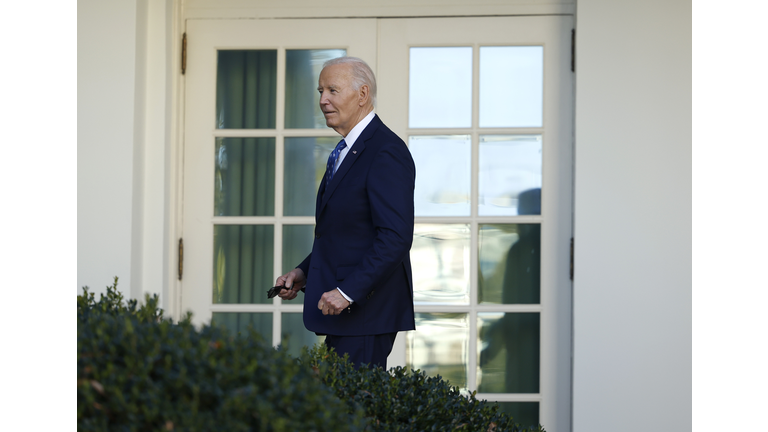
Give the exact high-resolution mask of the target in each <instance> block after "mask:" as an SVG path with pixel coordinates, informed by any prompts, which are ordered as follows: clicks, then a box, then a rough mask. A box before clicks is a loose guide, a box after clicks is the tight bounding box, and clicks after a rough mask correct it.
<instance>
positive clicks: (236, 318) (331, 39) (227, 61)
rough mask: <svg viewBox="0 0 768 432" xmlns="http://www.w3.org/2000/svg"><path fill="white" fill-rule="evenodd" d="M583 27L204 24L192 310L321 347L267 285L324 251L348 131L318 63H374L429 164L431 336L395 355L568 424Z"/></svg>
mask: <svg viewBox="0 0 768 432" xmlns="http://www.w3.org/2000/svg"><path fill="white" fill-rule="evenodd" d="M571 29H572V19H571V17H565V16H539V17H493V18H417V19H317V20H315V19H311V20H190V21H188V23H187V36H188V65H187V73H186V83H185V86H186V92H185V113H184V115H185V137H184V204H183V206H184V208H183V217H184V220H183V233H184V234H183V236H184V244H185V258H184V260H185V263H184V268H185V270H184V278H183V281H182V284H181V287H182V288H181V290H182V292H181V298H182V308H183V310H185V311H186V310H191V311H193V313H194V315H195V321H196V322H198V323H202V322H208V321H210V320H211V319H213V321H215V322H217V323H220V324H222V325H225V326H227V327H230V328H232V329H233V330H239V329H242V328H244V327H245V326H246V325H249V324H250V325H253V326H254V327H255V328H256V329H257V330H258V331H259V332H260V333H261V334H262V335H263V336H264V337H265V338H266V339H267V340H271V341H272V343H273V344H275V345H278V344H283V345H285V346H287V347H288V349H289V351H291V352H294V353H296V352H298V350H299V349H300V347H301V346H302V345H304V344H312V343H315V342H317V341H318V339H317V337H316V336H314V335H313V334H311V333H309V332H307V331H306V330H305V329H304V328H303V325H302V321H301V310H302V306H301V301H302V299H301V298H298V299H296V300H294V301H293V302H282V301H281V300H280V299H279V298H275V299H269V300H268V299H267V298H266V291H267V289H268V288H269V287H271V286H272V284H273V282H274V280H275V278H276V277H277V276H278V275H280V274H283V273H284V272H286V271H287V270H289V269H290V268H293V266H295V265H296V264H297V263H298V262H299V261H300V260H301V259H302V258H303V257H304V256H306V254H307V253H308V252H309V250H310V248H311V242H312V228H313V224H314V214H313V211H314V194H315V192H316V190H317V182H318V181H319V179H320V178H321V177H322V175H323V170H324V165H325V159H326V158H327V155H328V153H329V152H330V150H331V149H332V148H333V146H334V145H335V143H336V141H337V140H338V138H337V135H336V134H335V132H334V131H333V130H330V129H328V128H326V127H325V126H324V121H323V119H322V116H321V115H320V114H319V111H318V109H317V107H316V105H317V101H316V96H315V94H316V90H315V88H316V85H317V82H316V77H317V75H318V74H319V68H320V66H321V64H322V62H323V61H324V60H326V59H328V58H333V57H336V56H339V55H343V54H347V55H351V56H356V57H361V58H363V59H364V60H366V61H367V62H368V63H369V65H370V66H371V67H372V68H373V70H374V72H376V75H377V79H378V87H379V89H378V106H377V108H376V112H377V113H378V114H379V116H380V117H381V118H382V120H383V121H384V123H385V124H387V125H388V126H389V127H390V128H391V129H392V130H393V131H395V132H396V133H397V134H398V135H399V136H400V137H401V138H403V140H405V141H406V143H408V145H409V148H410V149H411V152H412V154H413V156H414V160H415V162H416V177H417V187H416V197H415V200H416V202H415V207H416V227H415V236H414V244H413V248H412V250H411V259H412V262H413V268H414V285H415V286H414V291H415V292H414V296H415V302H416V303H415V308H416V312H417V329H416V331H415V332H407V333H405V334H401V335H399V336H398V339H397V342H396V347H395V350H394V351H393V353H392V355H390V359H389V365H390V366H392V365H404V366H408V367H413V368H419V369H422V370H424V371H427V372H428V373H430V374H440V375H441V376H443V377H445V378H446V379H448V380H449V381H450V382H451V383H452V384H453V385H456V386H458V387H460V388H462V389H466V390H467V391H473V390H477V391H478V393H479V397H480V398H483V399H488V400H492V401H498V402H499V403H500V405H501V407H502V409H504V410H506V411H508V412H510V413H511V414H512V415H513V416H514V417H515V418H516V419H517V421H519V422H522V423H524V424H527V423H532V422H540V423H542V424H543V425H544V426H545V427H546V428H547V430H549V431H560V430H569V429H570V420H569V417H570V414H569V413H570V352H571V351H570V332H571V330H570V323H571V284H570V279H569V264H568V262H569V245H570V237H571V212H572V187H571V181H572V180H571V179H572V176H571V170H572V168H571V166H572V152H571V143H572V139H571V137H572V106H573V103H572V78H571V72H570V34H571ZM286 334H288V335H290V337H289V339H288V340H287V341H286V340H285V338H284V337H283V335H286Z"/></svg>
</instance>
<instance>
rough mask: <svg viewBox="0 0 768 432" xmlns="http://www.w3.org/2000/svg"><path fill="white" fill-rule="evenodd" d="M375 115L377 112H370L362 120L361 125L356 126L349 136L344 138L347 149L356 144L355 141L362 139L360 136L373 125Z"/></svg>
mask: <svg viewBox="0 0 768 432" xmlns="http://www.w3.org/2000/svg"><path fill="white" fill-rule="evenodd" d="M375 115H376V113H375V112H373V111H371V112H369V113H368V115H367V116H365V117H363V119H362V120H360V123H358V124H356V125H355V127H353V128H352V130H351V131H349V133H348V134H347V136H345V137H344V142H346V143H347V148H351V147H352V146H353V145H354V144H355V141H357V139H358V138H359V137H360V134H361V133H363V130H365V128H366V126H368V124H370V123H371V120H373V116H375Z"/></svg>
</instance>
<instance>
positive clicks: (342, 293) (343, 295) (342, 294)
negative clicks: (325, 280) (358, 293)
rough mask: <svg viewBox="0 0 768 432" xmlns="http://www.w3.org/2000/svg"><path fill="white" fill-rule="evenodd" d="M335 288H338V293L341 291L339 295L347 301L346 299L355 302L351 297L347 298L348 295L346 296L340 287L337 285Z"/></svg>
mask: <svg viewBox="0 0 768 432" xmlns="http://www.w3.org/2000/svg"><path fill="white" fill-rule="evenodd" d="M336 289H337V290H339V293H341V296H342V297H344V298H345V299H347V301H348V302H349V303H350V304H352V303H354V302H355V301H354V300H352V299H351V298H349V296H348V295H346V294H344V291H342V290H341V288H339V287H336Z"/></svg>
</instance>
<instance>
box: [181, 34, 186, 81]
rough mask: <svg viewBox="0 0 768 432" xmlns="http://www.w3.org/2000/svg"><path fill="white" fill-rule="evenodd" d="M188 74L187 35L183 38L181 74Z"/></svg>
mask: <svg viewBox="0 0 768 432" xmlns="http://www.w3.org/2000/svg"><path fill="white" fill-rule="evenodd" d="M186 72H187V34H186V33H184V36H182V38H181V74H182V75H184V74H185V73H186Z"/></svg>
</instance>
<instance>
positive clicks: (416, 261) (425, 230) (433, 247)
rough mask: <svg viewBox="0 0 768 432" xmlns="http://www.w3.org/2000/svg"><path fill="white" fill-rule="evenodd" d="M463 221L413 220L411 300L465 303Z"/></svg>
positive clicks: (466, 228) (466, 267) (466, 280)
mask: <svg viewBox="0 0 768 432" xmlns="http://www.w3.org/2000/svg"><path fill="white" fill-rule="evenodd" d="M469 252H470V230H469V225H467V224H450V225H449V224H416V225H415V226H414V230H413V245H412V246H411V263H412V267H413V289H414V292H413V301H414V303H415V304H469Z"/></svg>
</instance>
